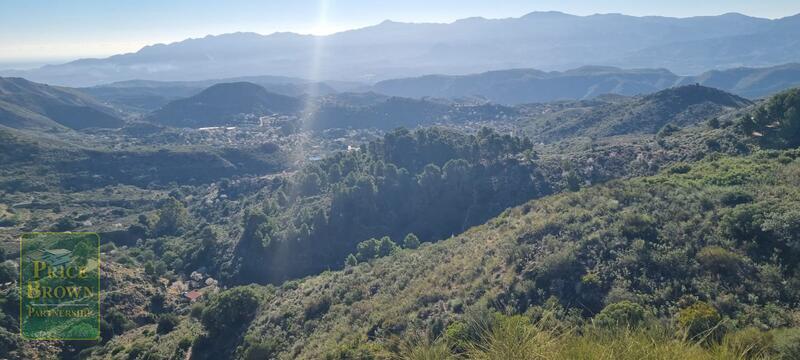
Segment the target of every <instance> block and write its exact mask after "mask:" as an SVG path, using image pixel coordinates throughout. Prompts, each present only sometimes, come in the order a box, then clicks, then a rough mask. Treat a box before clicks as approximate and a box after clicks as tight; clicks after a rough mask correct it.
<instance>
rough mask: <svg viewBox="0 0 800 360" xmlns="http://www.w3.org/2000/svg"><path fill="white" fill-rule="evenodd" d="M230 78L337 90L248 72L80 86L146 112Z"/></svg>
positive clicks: (291, 89)
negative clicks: (224, 76)
mask: <svg viewBox="0 0 800 360" xmlns="http://www.w3.org/2000/svg"><path fill="white" fill-rule="evenodd" d="M233 82H250V83H253V84H256V85H259V86H261V87H263V88H264V89H266V90H267V91H269V92H273V93H276V94H280V95H286V96H302V95H329V94H332V93H335V92H336V90H334V89H333V88H332V87H330V86H329V85H327V84H325V83H315V82H310V81H307V80H303V79H297V78H289V77H282V76H248V77H240V78H228V79H214V80H203V81H155V80H129V81H121V82H115V83H111V84H104V85H98V86H92V87H87V88H81V89H80V90H81V91H83V92H84V93H87V94H90V95H92V96H93V97H95V98H96V99H98V100H101V101H103V102H107V103H110V104H113V105H114V106H117V107H121V108H125V109H127V110H131V111H136V112H142V113H147V112H150V111H154V110H157V109H158V108H160V107H162V106H164V105H166V104H167V103H169V102H170V101H174V100H178V99H182V98H187V97H190V96H194V95H197V94H199V93H200V92H201V91H203V90H205V89H206V88H208V87H210V86H212V85H216V84H223V83H233ZM351 86H353V85H351Z"/></svg>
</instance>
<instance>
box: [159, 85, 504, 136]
mask: <svg viewBox="0 0 800 360" xmlns="http://www.w3.org/2000/svg"><path fill="white" fill-rule="evenodd" d="M517 113H518V112H517V110H516V109H514V108H511V107H506V106H501V105H493V104H487V103H485V102H484V103H478V104H475V103H470V104H461V103H458V102H452V101H435V100H430V99H408V98H402V97H396V96H384V95H380V94H375V93H340V94H331V95H327V96H321V97H314V98H310V97H306V96H303V97H290V96H285V95H279V94H274V93H271V92H269V91H267V90H266V89H264V88H263V87H261V86H259V85H256V84H252V83H246V82H241V83H230V84H217V85H213V86H211V87H209V88H208V89H206V90H203V91H202V92H201V93H199V94H197V95H195V96H192V97H189V98H186V99H180V100H175V101H172V102H170V103H168V104H167V105H165V106H164V107H162V108H161V109H159V110H156V111H154V112H153V113H151V114H150V115H149V116H148V117H147V118H146V120H148V121H150V122H154V123H158V124H162V125H169V126H175V127H195V128H198V127H207V126H237V125H241V124H243V123H251V124H253V123H255V124H257V123H258V118H257V117H258V116H262V115H272V114H277V115H288V116H292V117H294V118H295V119H296V120H298V121H299V122H300V123H299V124H298V125H299V126H302V127H304V128H306V129H310V130H324V129H330V128H362V129H364V128H376V129H385V130H388V129H394V128H396V127H407V128H414V127H417V126H421V125H431V124H435V123H438V122H461V121H467V120H473V121H478V120H489V119H497V118H502V117H504V116H512V115H516V114H517Z"/></svg>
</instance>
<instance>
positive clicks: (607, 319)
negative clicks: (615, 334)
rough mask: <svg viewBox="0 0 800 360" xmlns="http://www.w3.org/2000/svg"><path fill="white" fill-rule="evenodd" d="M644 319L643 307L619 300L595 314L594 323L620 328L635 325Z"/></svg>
mask: <svg viewBox="0 0 800 360" xmlns="http://www.w3.org/2000/svg"><path fill="white" fill-rule="evenodd" d="M644 320H645V309H644V307H642V306H641V305H639V304H636V303H632V302H630V301H621V302H618V303H614V304H611V305H608V306H606V307H605V308H604V309H603V311H601V312H600V313H599V314H597V316H595V318H594V323H595V324H596V325H598V326H600V327H607V328H620V327H636V326H638V325H640V324H641V323H642V322H644Z"/></svg>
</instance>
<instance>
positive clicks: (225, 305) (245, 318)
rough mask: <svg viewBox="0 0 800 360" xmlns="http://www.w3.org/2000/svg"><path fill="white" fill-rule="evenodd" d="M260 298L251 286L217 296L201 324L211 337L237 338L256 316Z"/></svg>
mask: <svg viewBox="0 0 800 360" xmlns="http://www.w3.org/2000/svg"><path fill="white" fill-rule="evenodd" d="M258 305H259V296H258V293H257V292H256V290H255V289H254V288H253V287H251V286H244V287H236V288H233V289H230V290H226V291H224V292H222V293H220V294H219V295H217V296H216V297H215V298H214V299H213V301H211V303H210V304H209V305H208V306H206V308H205V309H203V315H202V317H201V322H202V323H203V325H204V326H205V327H206V330H208V332H209V335H211V337H212V338H213V337H214V336H221V335H222V336H235V334H237V333H238V332H239V330H241V329H242V328H244V327H245V326H247V324H249V323H250V321H251V320H252V319H253V316H255V314H256V311H257V310H258Z"/></svg>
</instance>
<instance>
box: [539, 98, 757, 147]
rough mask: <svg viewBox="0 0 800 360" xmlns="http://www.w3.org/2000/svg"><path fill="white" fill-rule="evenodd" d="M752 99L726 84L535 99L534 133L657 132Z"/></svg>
mask: <svg viewBox="0 0 800 360" xmlns="http://www.w3.org/2000/svg"><path fill="white" fill-rule="evenodd" d="M751 104H752V102H751V101H750V100H747V99H744V98H741V97H738V96H736V95H733V94H730V93H726V92H724V91H722V90H718V89H714V88H709V87H705V86H699V85H686V86H680V87H675V88H670V89H667V90H662V91H659V92H657V93H654V94H650V95H644V96H637V97H630V98H622V97H606V98H600V99H596V100H594V101H583V102H576V103H569V102H568V103H565V104H561V106H562V107H563V108H559V106H558V104H556V105H546V104H545V105H541V106H537V105H532V108H534V109H536V112H537V113H536V114H535V115H533V116H532V118H531V119H530V120H528V121H529V127H528V133H529V134H531V136H532V137H533V138H534V139H535V140H538V141H546V142H552V141H558V140H562V139H565V138H570V137H580V136H587V137H593V138H597V137H605V136H614V135H624V134H655V133H657V132H658V131H659V130H661V129H662V128H663V127H664V126H665V125H667V124H671V125H673V126H676V127H685V126H687V125H692V124H697V123H699V122H702V121H705V120H709V119H711V118H713V117H715V116H719V115H722V114H725V113H728V112H730V111H731V110H736V109H740V108H744V107H747V106H749V105H751Z"/></svg>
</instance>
